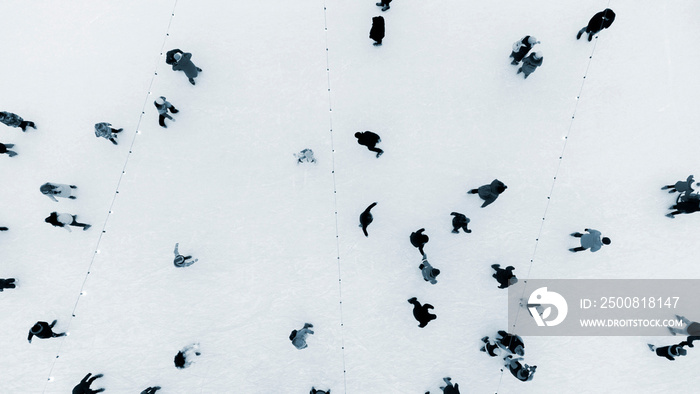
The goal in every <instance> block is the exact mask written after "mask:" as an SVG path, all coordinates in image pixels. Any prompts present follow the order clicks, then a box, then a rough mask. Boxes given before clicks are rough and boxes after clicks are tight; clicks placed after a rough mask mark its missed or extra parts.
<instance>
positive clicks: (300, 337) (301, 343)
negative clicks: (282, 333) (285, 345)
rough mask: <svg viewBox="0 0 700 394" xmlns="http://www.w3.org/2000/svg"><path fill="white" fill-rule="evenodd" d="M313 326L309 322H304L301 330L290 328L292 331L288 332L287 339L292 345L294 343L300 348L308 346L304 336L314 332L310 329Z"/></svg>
mask: <svg viewBox="0 0 700 394" xmlns="http://www.w3.org/2000/svg"><path fill="white" fill-rule="evenodd" d="M313 326H314V325H313V324H311V323H304V327H303V328H302V329H301V330H298V331H297V330H292V333H291V334H289V340H291V341H292V345H294V347H295V348H297V349H299V350H301V349H306V348H307V347H308V346H309V345H308V344H307V343H306V337H307V336H308V335H309V334H311V335H313V334H314V332H313V331H312V330H310V328H313Z"/></svg>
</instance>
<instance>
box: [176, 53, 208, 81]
mask: <svg viewBox="0 0 700 394" xmlns="http://www.w3.org/2000/svg"><path fill="white" fill-rule="evenodd" d="M173 58H174V59H175V63H174V64H173V71H184V72H185V75H186V76H187V78H189V80H190V83H191V84H192V85H194V79H195V78H197V75H199V73H200V72H202V69H201V68H199V67H197V66H195V65H194V63H192V60H191V59H192V54H191V53H189V52H187V53H175V54H174V55H173Z"/></svg>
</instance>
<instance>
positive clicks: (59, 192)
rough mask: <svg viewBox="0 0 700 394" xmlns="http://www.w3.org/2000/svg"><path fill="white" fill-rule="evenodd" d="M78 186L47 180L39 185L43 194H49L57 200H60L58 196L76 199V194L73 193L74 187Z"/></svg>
mask: <svg viewBox="0 0 700 394" xmlns="http://www.w3.org/2000/svg"><path fill="white" fill-rule="evenodd" d="M77 188H78V186H75V185H64V184H62V183H51V182H46V183H44V184H43V185H41V187H39V191H40V192H41V194H43V195H45V196H47V197H48V198H50V199H52V200H54V201H55V202H58V200H57V199H56V197H62V198H70V199H71V200H75V196H74V195H73V189H77Z"/></svg>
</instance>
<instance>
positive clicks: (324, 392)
mask: <svg viewBox="0 0 700 394" xmlns="http://www.w3.org/2000/svg"><path fill="white" fill-rule="evenodd" d="M309 394H331V389H328V390H316V388H315V387H311V391H309Z"/></svg>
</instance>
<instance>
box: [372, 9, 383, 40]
mask: <svg viewBox="0 0 700 394" xmlns="http://www.w3.org/2000/svg"><path fill="white" fill-rule="evenodd" d="M369 38H371V39H373V40H374V44H373V45H374V46H378V45H382V40H383V39H384V17H382V16H375V17H373V18H372V29H370V31H369Z"/></svg>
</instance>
